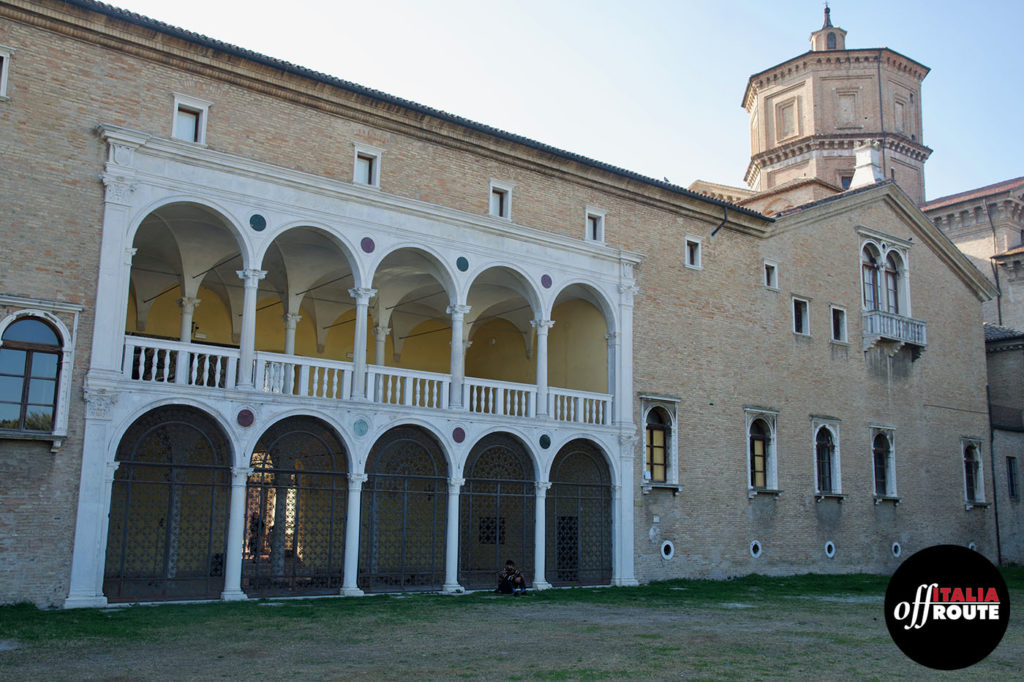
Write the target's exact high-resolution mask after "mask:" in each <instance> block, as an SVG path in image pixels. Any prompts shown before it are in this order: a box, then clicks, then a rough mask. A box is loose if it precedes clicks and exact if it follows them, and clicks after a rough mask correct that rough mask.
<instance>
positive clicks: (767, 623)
mask: <svg viewBox="0 0 1024 682" xmlns="http://www.w3.org/2000/svg"><path fill="white" fill-rule="evenodd" d="M1003 574H1004V576H1005V577H1006V580H1007V583H1008V584H1009V586H1010V592H1011V600H1012V601H1013V602H1015V603H1016V604H1018V605H1020V604H1024V569H1021V568H1012V569H1005V570H1004V571H1003ZM887 583H888V578H887V577H885V576H874V575H853V576H818V575H805V576H794V577H786V578H766V577H762V576H749V577H745V578H740V579H736V580H731V581H691V580H677V581H669V582H662V583H655V584H652V585H646V586H642V587H634V588H577V589H569V590H548V591H545V592H531V593H529V594H527V595H526V596H523V597H511V596H500V595H494V594H490V593H475V594H468V595H461V596H446V595H401V596H371V597H364V598H347V599H309V600H279V601H252V602H236V603H213V604H195V605H173V604H165V605H160V606H132V607H123V608H112V609H80V610H73V611H41V610H38V609H36V608H34V607H31V606H25V605H20V606H8V607H0V678H3V679H40V680H41V679H61V678H64V679H74V680H78V679H107V680H118V679H161V680H164V679H234V678H239V677H247V678H261V679H268V680H269V679H280V678H298V679H306V678H312V679H351V678H363V679H406V678H411V677H417V678H421V679H423V678H425V679H518V680H563V679H564V680H576V679H626V680H633V679H750V678H778V679H889V678H893V677H904V678H918V679H923V678H929V679H935V678H940V679H941V678H948V679H964V678H967V679H971V678H975V679H1007V680H1009V679H1022V678H1024V618H1022V617H1021V616H1020V615H1019V613H1018V612H1011V619H1010V626H1009V629H1008V630H1007V633H1006V636H1005V637H1004V639H1003V641H1002V643H1001V644H1000V646H999V647H998V648H997V649H996V650H995V652H993V653H992V655H990V656H989V657H988V658H987V659H986V660H984V661H982V662H981V663H979V664H978V665H976V666H974V667H973V668H969V669H967V670H965V671H957V672H953V673H938V672H937V671H932V670H929V669H927V668H923V667H921V666H919V665H917V664H916V663H914V662H912V661H910V660H909V659H907V658H906V657H904V656H903V654H902V653H901V652H900V651H899V650H898V649H897V648H896V646H895V645H894V644H892V641H891V640H890V638H889V634H888V632H887V631H886V628H885V618H884V615H883V613H882V597H883V595H884V593H885V587H886V585H887ZM1020 608H1021V607H1018V610H1019V609H1020Z"/></svg>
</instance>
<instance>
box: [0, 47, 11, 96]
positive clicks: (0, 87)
mask: <svg viewBox="0 0 1024 682" xmlns="http://www.w3.org/2000/svg"><path fill="white" fill-rule="evenodd" d="M12 51H13V50H11V48H9V47H5V46H3V45H0V99H6V98H7V77H8V76H9V74H10V71H11V52H12Z"/></svg>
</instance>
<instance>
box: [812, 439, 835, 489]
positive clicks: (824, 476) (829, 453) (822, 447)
mask: <svg viewBox="0 0 1024 682" xmlns="http://www.w3.org/2000/svg"><path fill="white" fill-rule="evenodd" d="M814 450H815V456H816V460H817V465H818V467H817V468H818V492H820V493H831V492H835V488H834V478H833V461H832V458H833V457H834V456H835V452H836V446H835V441H834V440H833V438H832V432H831V431H830V430H828V429H827V428H825V427H824V426H822V427H821V428H820V429H818V434H817V436H816V437H815V439H814Z"/></svg>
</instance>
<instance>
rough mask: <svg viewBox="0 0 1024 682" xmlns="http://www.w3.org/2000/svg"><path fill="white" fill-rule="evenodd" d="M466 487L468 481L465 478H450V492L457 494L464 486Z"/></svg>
mask: <svg viewBox="0 0 1024 682" xmlns="http://www.w3.org/2000/svg"><path fill="white" fill-rule="evenodd" d="M464 485H466V479H464V478H454V477H453V478H449V479H448V492H449V493H452V494H454V493H457V492H459V489H460V488H462V486H464Z"/></svg>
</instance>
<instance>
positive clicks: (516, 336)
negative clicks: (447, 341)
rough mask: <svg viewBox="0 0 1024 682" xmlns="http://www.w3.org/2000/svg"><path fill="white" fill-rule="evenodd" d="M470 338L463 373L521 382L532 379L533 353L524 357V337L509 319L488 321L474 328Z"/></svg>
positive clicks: (535, 376)
mask: <svg viewBox="0 0 1024 682" xmlns="http://www.w3.org/2000/svg"><path fill="white" fill-rule="evenodd" d="M530 333H531V334H532V333H533V330H532V329H531V330H530ZM471 340H472V342H473V345H471V346H470V347H469V350H467V351H466V376H468V377H478V378H481V379H496V380H498V381H515V382H518V383H522V384H532V383H535V382H536V380H537V359H536V356H532V357H530V358H527V357H526V340H525V339H524V338H523V335H522V334H520V333H519V330H518V329H516V327H515V325H513V324H512V323H511V322H509V321H507V320H501V319H494V320H489V321H488V322H485V323H484V324H483V326H481V327H478V328H477V329H476V331H475V332H474V334H473V337H472V339H471Z"/></svg>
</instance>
